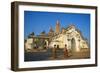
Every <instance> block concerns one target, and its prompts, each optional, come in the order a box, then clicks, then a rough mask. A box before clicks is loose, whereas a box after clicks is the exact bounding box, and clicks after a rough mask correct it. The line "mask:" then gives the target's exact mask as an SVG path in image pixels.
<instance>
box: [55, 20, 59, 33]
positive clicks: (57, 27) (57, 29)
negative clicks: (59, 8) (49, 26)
mask: <svg viewBox="0 0 100 73" xmlns="http://www.w3.org/2000/svg"><path fill="white" fill-rule="evenodd" d="M55 33H60V22H59V21H58V20H57V22H56V28H55Z"/></svg>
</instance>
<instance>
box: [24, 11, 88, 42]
mask: <svg viewBox="0 0 100 73" xmlns="http://www.w3.org/2000/svg"><path fill="white" fill-rule="evenodd" d="M57 20H59V22H60V26H61V28H62V27H64V28H66V27H68V25H70V24H74V25H75V26H76V28H78V29H79V30H80V31H81V32H82V35H83V36H84V37H85V38H87V39H88V41H89V40H90V14H83V13H80V14H79V13H58V12H39V11H24V37H25V38H27V36H28V35H29V34H30V33H31V32H34V33H35V35H39V34H40V33H41V32H42V31H45V32H46V33H48V32H49V29H50V26H52V28H53V29H55V25H56V21H57Z"/></svg>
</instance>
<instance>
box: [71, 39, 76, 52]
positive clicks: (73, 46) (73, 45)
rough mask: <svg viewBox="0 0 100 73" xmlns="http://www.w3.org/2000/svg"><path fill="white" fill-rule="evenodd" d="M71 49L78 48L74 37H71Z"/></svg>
mask: <svg viewBox="0 0 100 73" xmlns="http://www.w3.org/2000/svg"><path fill="white" fill-rule="evenodd" d="M71 49H72V51H75V49H76V42H75V39H74V38H72V39H71Z"/></svg>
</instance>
